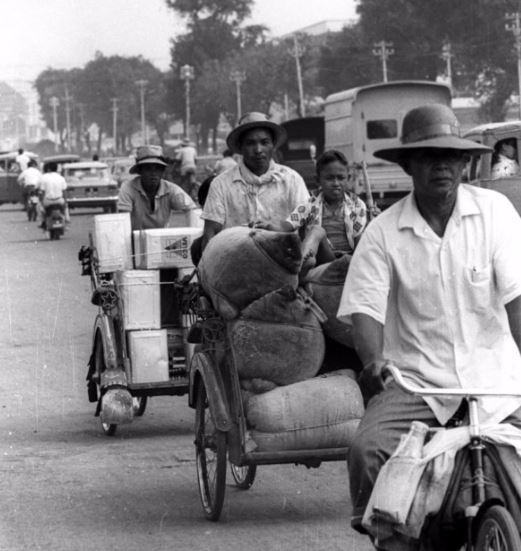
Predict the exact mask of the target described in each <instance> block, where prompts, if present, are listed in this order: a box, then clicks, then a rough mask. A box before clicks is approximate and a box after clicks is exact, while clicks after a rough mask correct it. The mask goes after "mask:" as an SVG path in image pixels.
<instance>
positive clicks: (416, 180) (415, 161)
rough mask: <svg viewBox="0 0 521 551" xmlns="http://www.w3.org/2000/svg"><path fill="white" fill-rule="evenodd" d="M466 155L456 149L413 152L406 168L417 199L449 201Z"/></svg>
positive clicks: (457, 183)
mask: <svg viewBox="0 0 521 551" xmlns="http://www.w3.org/2000/svg"><path fill="white" fill-rule="evenodd" d="M467 161H468V154H467V153H465V152H464V151H460V150H457V149H435V148H432V149H429V148H425V149H417V150H415V151H413V152H412V153H411V154H410V156H409V157H408V160H407V163H406V169H407V172H408V174H410V175H411V176H412V180H413V184H414V194H415V196H416V198H417V199H420V200H423V201H430V202H440V201H447V202H449V203H450V202H451V201H452V200H453V199H454V198H455V196H456V191H457V189H458V185H459V183H460V181H461V174H462V172H463V169H464V168H465V164H466V163H467Z"/></svg>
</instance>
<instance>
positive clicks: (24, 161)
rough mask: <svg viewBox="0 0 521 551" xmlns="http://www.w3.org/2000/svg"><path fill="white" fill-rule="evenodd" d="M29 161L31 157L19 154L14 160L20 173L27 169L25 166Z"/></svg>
mask: <svg viewBox="0 0 521 551" xmlns="http://www.w3.org/2000/svg"><path fill="white" fill-rule="evenodd" d="M30 160H31V157H29V155H27V153H20V154H18V155H17V156H16V158H15V161H16V163H17V165H18V166H19V167H20V171H21V172H23V171H24V170H25V169H26V168H27V165H28V164H29V161H30Z"/></svg>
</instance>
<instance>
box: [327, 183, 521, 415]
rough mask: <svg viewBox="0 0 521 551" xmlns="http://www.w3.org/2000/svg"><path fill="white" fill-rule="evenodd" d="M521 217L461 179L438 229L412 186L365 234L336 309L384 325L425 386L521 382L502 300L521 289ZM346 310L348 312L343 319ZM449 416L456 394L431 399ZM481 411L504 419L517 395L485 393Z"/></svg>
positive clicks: (409, 372)
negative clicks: (488, 395) (438, 232)
mask: <svg viewBox="0 0 521 551" xmlns="http://www.w3.org/2000/svg"><path fill="white" fill-rule="evenodd" d="M520 235H521V218H520V217H519V215H518V214H517V212H516V211H515V209H514V207H513V206H512V204H511V203H510V201H509V200H508V199H507V198H506V197H505V196H503V195H501V194H499V193H497V192H494V191H491V190H487V189H482V188H477V187H474V186H470V185H464V184H460V187H459V189H458V197H457V201H456V205H455V207H454V211H453V213H452V215H451V217H450V219H449V222H448V224H447V227H446V230H445V234H444V236H443V237H439V236H438V235H436V234H435V233H434V231H433V230H432V229H431V228H430V226H429V225H428V224H427V222H426V221H425V219H424V218H423V217H422V216H421V215H420V213H419V211H418V209H417V207H416V201H415V200H414V198H413V195H412V194H410V195H408V196H407V197H405V198H404V199H402V200H401V201H399V202H398V203H396V204H395V205H393V206H392V207H391V208H389V209H388V210H387V211H385V212H383V213H382V214H381V215H380V216H378V218H376V219H375V220H373V221H372V222H371V223H370V224H369V225H368V227H367V229H366V231H365V233H364V234H363V235H362V238H361V240H360V243H359V245H358V247H357V249H356V251H355V254H354V256H353V259H352V261H351V264H350V266H349V272H348V275H347V279H346V283H345V287H344V292H343V295H342V299H341V303H340V308H339V312H338V317H339V318H341V319H342V320H343V321H348V322H349V317H348V316H350V315H351V314H353V313H363V314H367V315H369V316H371V317H372V318H374V319H375V320H377V321H379V322H380V323H382V324H384V358H386V359H389V360H391V361H393V362H394V363H396V365H397V366H399V367H400V368H401V369H403V373H404V376H405V377H406V378H408V379H409V380H412V381H413V382H414V383H416V384H419V385H420V386H435V387H470V386H471V387H486V388H493V387H501V388H512V389H517V390H519V391H521V355H520V353H519V350H518V348H517V346H516V344H515V342H514V339H513V338H512V335H511V333H510V328H509V324H508V318H507V314H506V310H505V304H507V303H509V302H510V301H512V300H513V299H515V298H517V297H518V296H520V295H521V247H520V246H519V236H520ZM346 317H347V318H346ZM426 401H427V403H428V404H429V405H430V406H431V408H432V410H433V412H434V414H435V415H436V417H437V418H438V420H439V421H440V422H441V423H445V422H446V421H447V420H448V419H449V418H450V417H451V416H452V415H453V414H454V412H455V410H456V408H457V404H458V401H459V400H455V399H444V400H439V399H432V398H427V399H426ZM479 404H480V405H479V411H480V417H481V418H482V419H486V420H488V421H489V422H491V423H494V422H499V421H501V420H503V419H504V418H505V417H507V416H508V415H509V414H510V413H512V412H513V411H515V410H516V409H517V408H518V407H519V406H520V405H521V399H517V398H484V399H480V402H479Z"/></svg>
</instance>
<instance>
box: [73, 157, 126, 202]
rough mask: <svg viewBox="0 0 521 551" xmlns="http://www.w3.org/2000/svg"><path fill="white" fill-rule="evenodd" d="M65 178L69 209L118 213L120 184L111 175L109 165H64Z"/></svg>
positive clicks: (99, 163)
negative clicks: (90, 209)
mask: <svg viewBox="0 0 521 551" xmlns="http://www.w3.org/2000/svg"><path fill="white" fill-rule="evenodd" d="M63 176H64V178H65V180H66V181H67V191H66V196H67V203H68V205H69V209H73V208H80V207H84V208H85V207H87V208H89V207H103V210H104V211H105V212H116V211H117V205H118V183H117V182H116V180H114V178H112V176H111V175H110V171H109V167H108V165H107V163H102V162H100V161H83V162H77V163H67V164H65V165H63Z"/></svg>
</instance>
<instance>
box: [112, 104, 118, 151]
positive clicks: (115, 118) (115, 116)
mask: <svg viewBox="0 0 521 551" xmlns="http://www.w3.org/2000/svg"><path fill="white" fill-rule="evenodd" d="M110 101H111V102H112V107H111V108H110V110H111V111H112V139H113V140H114V155H116V154H117V151H118V137H117V131H118V101H119V100H118V98H110Z"/></svg>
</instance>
